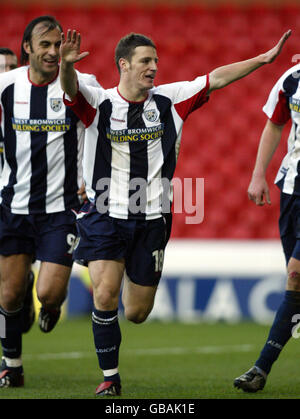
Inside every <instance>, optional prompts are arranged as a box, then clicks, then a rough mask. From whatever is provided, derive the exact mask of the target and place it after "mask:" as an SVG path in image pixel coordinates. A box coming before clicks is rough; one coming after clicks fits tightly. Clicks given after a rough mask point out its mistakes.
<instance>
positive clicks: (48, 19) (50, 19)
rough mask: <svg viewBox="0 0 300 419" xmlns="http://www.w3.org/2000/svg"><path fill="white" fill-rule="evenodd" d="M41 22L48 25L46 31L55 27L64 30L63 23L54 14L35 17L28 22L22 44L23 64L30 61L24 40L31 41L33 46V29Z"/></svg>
mask: <svg viewBox="0 0 300 419" xmlns="http://www.w3.org/2000/svg"><path fill="white" fill-rule="evenodd" d="M39 23H43V24H44V25H45V27H46V30H45V33H47V32H50V31H52V30H53V29H55V28H59V29H60V31H61V32H62V26H61V24H60V23H59V22H58V21H57V20H56V19H55V17H54V16H49V15H45V16H39V17H37V18H35V19H33V20H32V21H31V22H29V23H28V25H27V26H26V28H25V31H24V35H23V39H22V44H21V65H25V64H27V63H28V58H29V55H28V54H27V52H26V51H25V49H24V46H23V44H24V42H29V44H30V47H31V38H32V31H33V29H34V28H35V26H36V25H37V24H39Z"/></svg>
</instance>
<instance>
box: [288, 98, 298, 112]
mask: <svg viewBox="0 0 300 419" xmlns="http://www.w3.org/2000/svg"><path fill="white" fill-rule="evenodd" d="M289 106H290V110H291V111H294V112H300V99H295V98H293V97H292V98H290V104H289Z"/></svg>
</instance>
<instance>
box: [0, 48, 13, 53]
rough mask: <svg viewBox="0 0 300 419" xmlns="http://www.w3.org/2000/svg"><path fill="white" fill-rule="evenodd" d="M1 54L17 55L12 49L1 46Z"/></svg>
mask: <svg viewBox="0 0 300 419" xmlns="http://www.w3.org/2000/svg"><path fill="white" fill-rule="evenodd" d="M0 55H16V54H15V53H14V52H13V51H12V50H11V49H9V48H6V47H0Z"/></svg>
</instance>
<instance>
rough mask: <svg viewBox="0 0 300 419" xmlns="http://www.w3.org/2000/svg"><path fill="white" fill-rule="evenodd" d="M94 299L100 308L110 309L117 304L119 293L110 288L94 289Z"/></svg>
mask: <svg viewBox="0 0 300 419" xmlns="http://www.w3.org/2000/svg"><path fill="white" fill-rule="evenodd" d="M93 294H94V300H95V302H96V304H97V306H98V307H101V310H112V307H113V308H114V307H117V306H118V300H119V294H118V292H115V291H113V290H110V289H103V288H96V289H94V292H93Z"/></svg>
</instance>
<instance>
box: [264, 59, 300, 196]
mask: <svg viewBox="0 0 300 419" xmlns="http://www.w3.org/2000/svg"><path fill="white" fill-rule="evenodd" d="M299 80H300V64H297V65H296V66H294V67H292V68H290V69H289V70H288V71H286V72H285V73H284V74H283V75H282V76H281V77H280V79H279V80H278V81H277V83H276V84H275V85H274V87H273V89H272V90H271V93H270V95H269V98H268V100H267V103H266V104H265V106H264V107H263V111H264V112H265V114H266V115H267V116H268V118H269V119H270V120H271V121H272V122H273V123H274V124H278V125H284V124H285V123H286V122H288V121H289V119H291V120H292V127H291V130H290V133H289V136H288V151H287V154H286V155H285V157H284V159H283V160H282V162H281V165H280V168H279V171H278V173H277V176H276V179H275V183H276V184H277V185H278V186H279V187H280V189H281V190H282V192H284V193H286V194H289V195H292V194H295V195H300V84H299Z"/></svg>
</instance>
